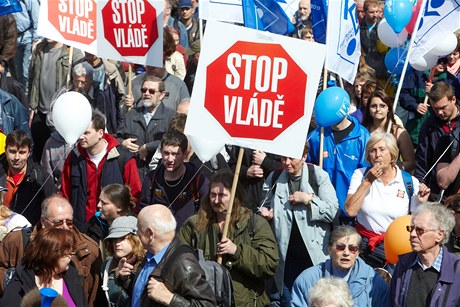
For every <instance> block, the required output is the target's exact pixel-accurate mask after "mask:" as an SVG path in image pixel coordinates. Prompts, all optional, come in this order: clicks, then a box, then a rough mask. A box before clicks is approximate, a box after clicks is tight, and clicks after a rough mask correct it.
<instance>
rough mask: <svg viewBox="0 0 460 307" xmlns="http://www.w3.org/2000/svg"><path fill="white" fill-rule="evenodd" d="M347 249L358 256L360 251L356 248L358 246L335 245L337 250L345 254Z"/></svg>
mask: <svg viewBox="0 0 460 307" xmlns="http://www.w3.org/2000/svg"><path fill="white" fill-rule="evenodd" d="M347 247H348V250H349V251H350V253H352V254H356V253H357V252H358V251H359V246H356V245H348V246H347V245H346V244H343V243H338V244H334V248H335V250H336V251H339V252H343V251H344V250H345V249H346V248H347Z"/></svg>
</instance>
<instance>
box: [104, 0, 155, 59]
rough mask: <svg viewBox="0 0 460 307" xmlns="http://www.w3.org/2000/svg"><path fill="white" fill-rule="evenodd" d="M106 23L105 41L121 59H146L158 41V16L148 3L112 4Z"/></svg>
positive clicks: (117, 1) (123, 0)
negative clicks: (125, 57)
mask: <svg viewBox="0 0 460 307" xmlns="http://www.w3.org/2000/svg"><path fill="white" fill-rule="evenodd" d="M102 23H103V25H104V37H105V39H107V41H108V42H109V43H110V44H111V45H112V46H113V47H114V48H115V49H116V50H117V51H118V52H119V53H120V55H121V56H145V55H146V54H147V52H148V51H149V49H150V47H152V45H153V44H154V43H155V42H156V40H157V39H158V29H157V12H156V9H155V8H154V7H153V6H152V5H151V4H150V3H149V2H148V1H146V0H128V1H126V0H110V1H109V2H108V3H107V4H106V5H105V6H104V8H103V9H102Z"/></svg>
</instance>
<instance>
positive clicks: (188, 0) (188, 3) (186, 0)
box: [179, 0, 192, 9]
mask: <svg viewBox="0 0 460 307" xmlns="http://www.w3.org/2000/svg"><path fill="white" fill-rule="evenodd" d="M183 7H192V0H179V8H180V9H181V8H183Z"/></svg>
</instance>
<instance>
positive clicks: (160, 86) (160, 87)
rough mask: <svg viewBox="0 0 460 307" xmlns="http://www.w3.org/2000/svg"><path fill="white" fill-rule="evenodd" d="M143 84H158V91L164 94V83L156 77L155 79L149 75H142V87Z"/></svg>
mask: <svg viewBox="0 0 460 307" xmlns="http://www.w3.org/2000/svg"><path fill="white" fill-rule="evenodd" d="M145 82H158V90H159V91H160V92H162V93H163V92H164V91H165V89H166V88H165V83H164V82H163V80H162V79H161V78H158V77H155V76H152V75H149V74H145V75H144V78H142V85H144V83H145Z"/></svg>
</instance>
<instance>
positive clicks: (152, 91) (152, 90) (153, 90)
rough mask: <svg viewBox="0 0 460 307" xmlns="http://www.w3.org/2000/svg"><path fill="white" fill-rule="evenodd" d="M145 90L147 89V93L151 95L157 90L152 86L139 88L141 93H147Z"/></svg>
mask: <svg viewBox="0 0 460 307" xmlns="http://www.w3.org/2000/svg"><path fill="white" fill-rule="evenodd" d="M147 91H149V93H150V94H152V95H155V93H156V92H157V90H156V89H153V88H145V87H143V88H141V92H142V94H145V93H147Z"/></svg>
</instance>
